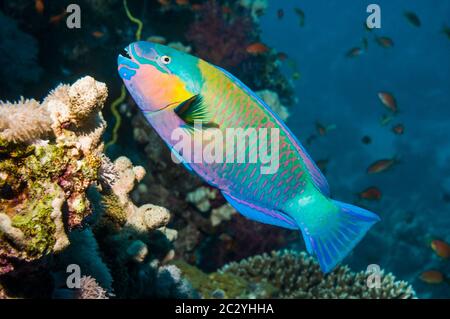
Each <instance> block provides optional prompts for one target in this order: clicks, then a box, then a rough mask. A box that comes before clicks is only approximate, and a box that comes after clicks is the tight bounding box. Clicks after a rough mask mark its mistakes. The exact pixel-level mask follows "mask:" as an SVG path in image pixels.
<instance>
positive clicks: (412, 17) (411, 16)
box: [404, 11, 422, 27]
mask: <svg viewBox="0 0 450 319" xmlns="http://www.w3.org/2000/svg"><path fill="white" fill-rule="evenodd" d="M404 15H405V18H406V19H407V20H408V22H409V23H411V24H412V25H413V26H415V27H420V26H421V25H422V23H421V22H420V19H419V17H418V16H417V14H415V13H414V12H412V11H406V12H405V13H404Z"/></svg>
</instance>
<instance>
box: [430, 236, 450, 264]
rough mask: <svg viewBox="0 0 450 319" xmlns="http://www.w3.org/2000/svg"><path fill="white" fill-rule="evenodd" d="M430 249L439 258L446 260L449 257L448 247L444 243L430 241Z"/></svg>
mask: <svg viewBox="0 0 450 319" xmlns="http://www.w3.org/2000/svg"><path fill="white" fill-rule="evenodd" d="M431 249H433V251H434V252H435V253H436V255H438V256H439V257H441V258H444V259H448V258H449V257H450V245H449V244H447V243H446V242H445V241H442V240H439V239H435V240H433V241H431Z"/></svg>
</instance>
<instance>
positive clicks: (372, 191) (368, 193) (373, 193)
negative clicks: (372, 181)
mask: <svg viewBox="0 0 450 319" xmlns="http://www.w3.org/2000/svg"><path fill="white" fill-rule="evenodd" d="M358 196H359V198H361V199H366V200H380V199H381V191H380V189H379V188H378V187H375V186H370V187H368V188H366V189H365V190H363V191H362V192H361V193H359V194H358Z"/></svg>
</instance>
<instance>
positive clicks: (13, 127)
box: [0, 77, 194, 298]
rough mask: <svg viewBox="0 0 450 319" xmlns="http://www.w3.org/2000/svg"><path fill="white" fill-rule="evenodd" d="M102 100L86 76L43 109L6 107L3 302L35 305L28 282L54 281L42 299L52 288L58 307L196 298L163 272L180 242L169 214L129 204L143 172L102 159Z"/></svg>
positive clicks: (0, 233) (0, 171) (100, 89)
mask: <svg viewBox="0 0 450 319" xmlns="http://www.w3.org/2000/svg"><path fill="white" fill-rule="evenodd" d="M106 97H107V88H106V85H105V84H103V83H100V82H97V81H95V80H94V79H93V78H91V77H84V78H82V79H80V80H78V81H77V82H75V83H74V84H73V85H71V86H69V85H60V86H58V87H57V88H56V89H55V90H54V91H52V92H51V93H50V94H49V95H48V96H47V97H46V98H45V99H44V101H43V102H42V103H41V104H39V103H38V102H37V101H35V100H24V99H21V100H20V102H19V103H15V104H14V103H2V104H1V105H0V113H1V114H2V116H1V121H0V146H1V147H0V209H1V213H0V285H1V287H2V289H1V295H2V297H6V296H7V295H8V296H25V297H26V296H29V291H27V289H29V288H27V287H30V286H32V284H31V283H32V282H33V280H32V278H36V279H35V280H36V282H37V281H39V280H42V279H39V278H48V277H49V276H50V273H51V274H53V277H54V280H51V279H48V280H47V281H46V282H45V284H43V286H44V288H43V289H44V290H45V292H43V295H45V294H52V293H51V291H52V290H53V289H54V290H55V292H54V293H53V296H54V297H58V298H59V297H63V298H64V297H68V298H104V297H107V296H112V294H113V293H114V295H117V296H119V297H126V296H127V297H149V296H153V297H155V296H159V297H170V296H175V295H176V296H184V297H187V296H191V295H193V294H194V292H193V291H192V289H191V288H190V286H189V284H188V283H187V282H186V281H185V280H184V279H183V278H182V277H181V276H180V274H179V271H177V269H176V268H175V266H166V265H164V263H166V262H167V261H170V260H171V259H172V258H173V256H174V252H173V249H172V248H171V246H172V244H171V241H174V240H175V239H176V238H177V232H176V231H175V230H173V229H169V228H167V227H166V225H167V223H168V222H169V220H170V214H169V211H168V210H167V209H165V208H163V207H159V206H156V205H152V204H144V205H141V206H139V207H138V206H136V205H135V204H134V203H133V202H132V200H131V199H130V196H129V194H130V192H131V191H132V190H133V188H134V187H135V186H136V184H137V183H138V182H139V181H141V180H142V178H143V177H144V175H145V169H144V168H143V167H141V166H133V165H132V163H131V161H130V160H129V159H128V158H126V157H119V158H117V159H116V160H115V161H114V162H112V161H111V160H109V158H108V157H106V156H105V155H104V154H103V148H104V145H103V141H102V139H101V137H102V134H103V132H104V130H105V127H106V123H105V121H104V120H103V117H102V114H101V109H102V107H103V105H104V102H105V100H106ZM18 124H19V125H18ZM50 256H51V257H52V258H47V257H50ZM32 263H33V265H32V266H31V267H28V266H29V265H31V264H32ZM71 264H76V265H78V266H79V267H80V269H81V274H82V275H83V277H82V280H81V282H82V285H81V287H80V289H78V290H76V291H75V292H74V291H72V290H69V291H68V290H67V289H66V288H65V280H64V278H65V277H66V276H67V274H65V271H66V269H67V266H68V265H71ZM36 265H38V267H36ZM24 274H26V275H25V276H24ZM125 274H126V275H125ZM122 275H123V276H122ZM21 278H28V279H29V280H30V281H29V282H28V285H26V284H25V283H23V282H22V281H21ZM52 282H53V283H52ZM52 285H54V288H52V287H51V286H52ZM32 293H36V292H32Z"/></svg>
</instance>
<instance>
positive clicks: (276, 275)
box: [218, 251, 416, 299]
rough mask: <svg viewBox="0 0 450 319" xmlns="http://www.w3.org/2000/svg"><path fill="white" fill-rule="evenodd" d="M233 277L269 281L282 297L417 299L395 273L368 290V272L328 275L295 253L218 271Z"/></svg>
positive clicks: (346, 270)
mask: <svg viewBox="0 0 450 319" xmlns="http://www.w3.org/2000/svg"><path fill="white" fill-rule="evenodd" d="M218 273H219V274H232V275H235V276H238V277H240V278H243V279H245V280H247V281H249V282H267V283H269V284H271V285H273V286H274V287H275V288H276V289H277V290H278V292H277V296H278V297H280V298H363V299H409V298H415V297H416V295H415V292H414V290H413V288H412V287H411V285H409V284H408V283H407V282H404V281H396V280H395V277H394V276H393V275H392V274H391V273H388V274H385V273H384V272H383V271H382V272H381V274H380V275H381V279H380V283H381V286H380V288H376V287H374V288H368V286H367V278H368V276H369V273H367V272H363V271H362V272H358V273H354V272H352V271H351V270H350V269H349V268H348V267H347V266H340V267H338V268H336V269H335V270H334V271H333V272H331V273H329V274H327V275H324V274H323V273H322V272H321V271H320V267H319V265H318V264H317V262H316V261H314V259H313V258H312V257H308V256H307V254H306V253H298V252H295V251H278V252H272V253H270V254H263V255H258V256H253V257H250V258H248V259H244V260H242V261H240V262H232V263H230V264H227V265H225V266H224V267H223V268H222V269H220V270H219V271H218Z"/></svg>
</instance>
